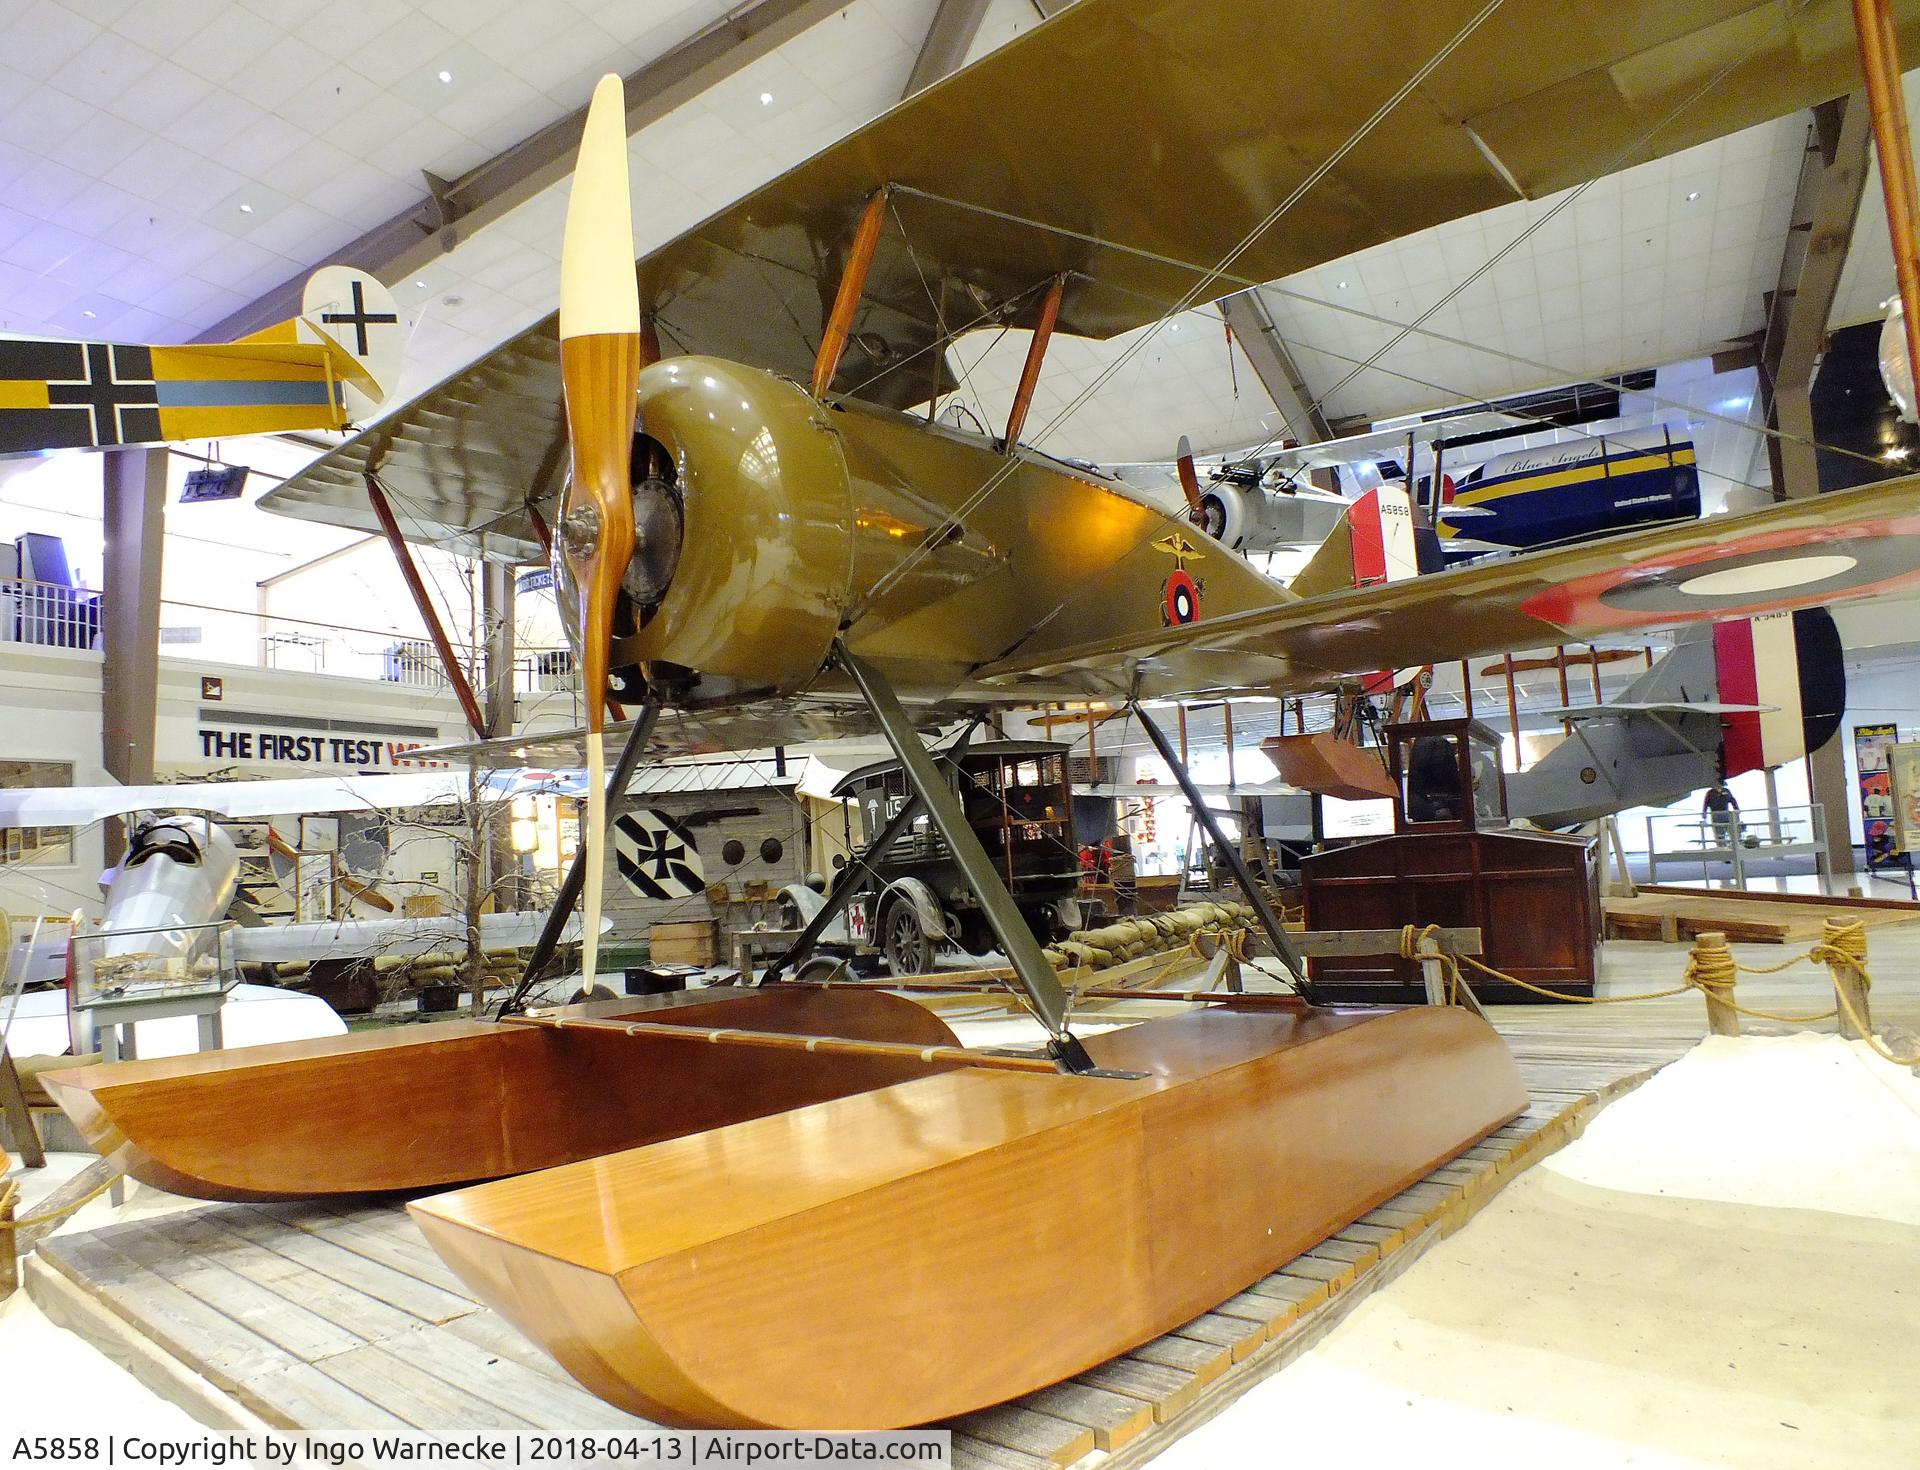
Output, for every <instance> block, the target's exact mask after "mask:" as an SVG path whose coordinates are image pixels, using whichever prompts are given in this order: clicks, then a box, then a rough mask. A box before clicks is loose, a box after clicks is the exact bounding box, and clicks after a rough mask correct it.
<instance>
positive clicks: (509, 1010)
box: [500, 693, 660, 1018]
mask: <svg viewBox="0 0 1920 1470" xmlns="http://www.w3.org/2000/svg"><path fill="white" fill-rule="evenodd" d="M659 718H660V696H659V695H657V694H651V693H650V694H648V695H647V698H646V702H645V703H644V704H642V705H641V706H640V713H639V715H638V717H637V718H635V720H634V722H633V728H632V729H631V730H629V731H628V732H627V743H626V744H625V745H623V746H621V747H620V758H619V759H618V760H616V761H615V762H614V763H613V774H612V775H611V776H609V777H608V778H607V806H608V807H612V805H613V803H614V800H615V798H616V797H619V796H622V795H624V794H625V793H626V789H627V783H628V782H629V781H631V780H632V779H633V772H634V768H635V767H637V766H638V765H639V764H640V757H641V756H642V755H644V754H645V753H646V749H647V741H648V740H650V739H651V738H652V737H653V726H654V722H655V721H657V720H658V719H659ZM587 738H588V739H589V740H596V741H597V740H598V739H599V738H600V737H599V736H598V735H589V736H588V737H587ZM594 840H595V841H600V840H601V838H600V837H598V836H595V838H594ZM586 878H587V834H585V833H582V834H581V840H580V842H579V844H578V845H577V846H576V847H575V848H574V850H573V861H572V862H571V863H569V864H567V876H566V877H565V878H563V879H562V880H561V882H560V892H559V893H558V894H557V895H556V896H555V897H554V900H553V907H552V908H551V909H549V910H548V911H547V922H546V923H545V924H544V925H542V926H541V929H540V937H539V938H538V939H536V940H535V941H534V943H533V953H532V954H531V955H529V956H528V957H527V966H526V968H525V969H524V970H522V971H521V972H520V983H519V984H518V985H516V986H514V988H513V994H512V995H510V996H508V997H507V998H506V999H505V1000H503V1001H502V1002H501V1003H500V1015H501V1017H502V1018H504V1017H507V1016H511V1015H513V1014H515V1013H516V1012H518V1011H524V1010H525V1009H526V1008H527V992H528V991H529V990H531V989H533V987H534V985H535V983H536V982H538V980H539V979H540V973H541V971H543V970H545V969H546V967H547V966H548V965H549V964H550V963H552V961H553V952H554V951H555V950H556V949H558V948H559V947H560V936H561V935H562V934H563V933H565V932H566V927H567V919H568V917H569V916H570V915H571V914H572V913H573V906H574V905H575V904H576V903H578V902H579V901H580V890H581V889H582V888H583V887H584V886H585V884H586ZM584 937H585V936H584V935H583V936H582V938H584Z"/></svg>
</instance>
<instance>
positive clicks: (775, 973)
mask: <svg viewBox="0 0 1920 1470" xmlns="http://www.w3.org/2000/svg"><path fill="white" fill-rule="evenodd" d="M925 811H926V808H925V807H924V806H922V805H921V804H920V798H919V797H918V796H909V797H908V798H907V804H906V805H905V806H903V807H901V808H900V810H899V811H897V812H895V813H894V814H893V815H892V816H891V817H889V818H888V819H887V825H886V826H884V827H882V828H881V829H880V831H879V834H878V835H877V836H875V837H874V838H873V839H872V840H871V841H870V842H868V843H867V845H866V846H865V847H864V848H862V849H861V851H860V856H858V857H857V858H855V859H854V860H853V861H852V862H850V863H848V864H847V866H846V867H844V868H842V869H841V870H840V873H839V876H838V877H836V878H835V879H834V880H833V887H832V889H831V890H829V891H828V893H827V901H826V902H825V903H824V904H822V905H821V906H820V912H819V913H817V914H815V915H814V916H813V917H812V918H811V919H809V920H807V926H806V928H804V929H802V930H801V931H800V937H799V938H798V939H796V940H794V941H793V943H792V944H790V945H788V946H787V950H786V953H785V954H783V955H781V956H780V958H778V959H777V960H775V961H774V962H773V963H772V964H770V965H768V966H767V968H766V972H765V974H763V975H762V976H761V977H760V983H761V984H762V985H777V984H779V983H780V978H781V976H782V974H783V973H784V972H785V971H786V969H787V968H788V967H789V966H792V967H794V968H798V967H799V966H800V965H802V964H804V963H805V962H806V959H807V956H808V955H810V954H812V953H813V947H814V945H815V944H817V943H819V941H820V936H821V935H822V934H823V933H825V932H826V927H827V925H829V924H831V923H832V922H833V921H834V918H835V916H836V915H838V914H839V913H840V912H841V911H842V910H844V909H845V908H846V906H847V904H848V903H849V902H850V901H851V900H852V898H853V889H854V885H855V884H856V883H857V882H859V880H860V878H861V876H862V875H863V874H864V873H866V871H867V870H868V869H869V868H870V867H872V866H873V862H872V859H873V856H874V854H876V853H882V852H885V851H886V850H887V849H888V848H890V847H892V846H893V844H894V842H895V841H896V840H897V839H898V838H899V837H900V836H901V835H902V834H904V833H905V832H906V830H907V828H908V827H910V826H912V825H913V823H914V822H915V821H916V820H917V819H918V818H919V817H920V816H921V815H922V814H923V813H924V812H925ZM741 978H742V979H744V978H746V977H744V976H742V977H741Z"/></svg>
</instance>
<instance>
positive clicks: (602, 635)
mask: <svg viewBox="0 0 1920 1470" xmlns="http://www.w3.org/2000/svg"><path fill="white" fill-rule="evenodd" d="M626 112H627V106H626V89H625V87H624V85H623V84H622V82H621V80H620V78H619V77H617V76H605V77H602V78H601V79H600V82H599V85H598V86H596V87H595V88H594V89H593V102H592V104H591V105H590V106H589V107H588V109H587V122H586V127H585V128H584V129H583V130H582V132H581V136H580V154H579V158H578V160H577V161H576V163H575V164H574V170H573V193H572V196H571V198H569V200H568V201H567V228H566V237H565V240H564V243H563V244H562V246H561V251H560V377H561V383H562V386H563V389H564V392H565V396H566V413H567V437H568V439H569V441H570V443H571V446H572V451H573V474H572V477H571V479H570V480H569V481H568V483H567V489H566V494H565V495H564V497H563V498H562V500H561V503H560V524H559V527H558V538H557V539H558V549H559V551H560V553H561V555H562V556H564V557H565V558H566V562H567V566H568V569H569V570H570V571H571V572H572V573H573V583H574V586H575V587H576V588H578V593H579V612H580V622H579V626H580V653H581V664H582V687H581V691H580V692H581V697H582V698H583V699H584V701H585V702H586V713H587V730H588V739H587V770H588V796H587V823H586V827H585V829H584V830H583V831H582V832H581V834H580V840H581V841H582V842H583V843H585V844H587V846H586V875H585V876H586V883H585V902H586V915H585V918H586V923H585V925H584V926H583V930H582V939H581V969H582V978H581V985H582V988H583V989H585V990H586V991H588V992H589V993H591V991H592V989H593V982H594V975H595V972H596V971H597V969H598V967H599V950H600V893H601V884H602V881H603V880H604V877H605V874H606V827H607V796H606V785H607V778H606V754H605V752H604V750H603V749H602V748H601V740H600V736H601V733H602V732H603V731H604V730H605V729H606V720H607V673H608V667H607V666H608V660H609V654H610V645H611V644H612V641H613V612H614V605H615V603H616V602H617V601H618V599H619V596H620V583H621V579H622V578H623V577H624V576H625V575H626V570H627V564H628V562H629V561H631V560H632V558H633V553H634V540H635V536H634V523H633V481H632V470H631V461H632V453H633V433H634V419H635V399H634V395H635V393H636V391H637V390H638V387H639V377H640V342H641V327H640V290H639V285H638V282H637V279H636V277H635V274H634V264H633V262H634V250H633V216H632V212H631V209H632V206H631V203H630V201H629V196H628V185H627V127H626Z"/></svg>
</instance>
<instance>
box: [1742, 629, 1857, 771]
mask: <svg viewBox="0 0 1920 1470" xmlns="http://www.w3.org/2000/svg"><path fill="white" fill-rule="evenodd" d="M1844 653H1845V651H1844V650H1843V649H1842V647H1841V645H1840V632H1839V629H1837V628H1836V627H1835V626H1834V623H1833V615H1832V614H1831V613H1829V612H1828V611H1827V610H1826V609H1825V608H1823V607H1809V608H1802V609H1800V610H1799V611H1798V612H1775V613H1761V614H1759V615H1758V616H1756V617H1751V618H1735V619H1733V620H1732V621H1731V622H1725V623H1715V624H1714V625H1713V664H1714V673H1715V677H1716V682H1717V683H1718V685H1719V692H1720V699H1721V701H1722V702H1723V703H1727V704H1734V705H1743V706H1753V708H1750V709H1739V710H1736V711H1734V712H1731V713H1728V714H1725V715H1722V716H1721V718H1720V747H1721V749H1722V750H1723V751H1724V752H1725V754H1726V761H1727V774H1728V775H1729V776H1737V775H1739V774H1740V773H1741V772H1742V771H1759V770H1765V769H1766V768H1768V767H1770V766H1778V765H1782V764H1784V763H1785V762H1787V761H1791V760H1798V759H1799V758H1800V757H1801V756H1803V755H1809V754H1811V753H1812V752H1814V751H1816V750H1818V749H1820V747H1821V746H1823V745H1825V744H1826V743H1827V742H1828V741H1829V740H1831V739H1832V738H1833V736H1834V733H1835V732H1836V731H1838V730H1839V728H1840V719H1841V716H1842V715H1843V714H1844V713H1845V712H1846V706H1847V671H1846V660H1845V657H1844Z"/></svg>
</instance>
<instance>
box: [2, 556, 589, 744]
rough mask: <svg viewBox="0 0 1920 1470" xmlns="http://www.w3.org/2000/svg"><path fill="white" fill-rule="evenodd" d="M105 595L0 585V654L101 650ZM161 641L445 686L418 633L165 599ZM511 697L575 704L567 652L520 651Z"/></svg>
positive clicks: (185, 655) (233, 659)
mask: <svg viewBox="0 0 1920 1470" xmlns="http://www.w3.org/2000/svg"><path fill="white" fill-rule="evenodd" d="M107 595H108V594H106V593H103V592H97V591H94V590H92V589H90V588H84V587H62V586H57V585H55V584H53V583H48V582H32V581H27V580H24V579H21V578H6V579H3V580H0V644H8V643H15V644H27V645H31V646H34V647H39V648H68V649H93V648H98V647H99V646H100V621H101V614H102V610H103V608H104V605H105V599H106V597H107ZM159 637H160V656H161V657H162V658H181V659H190V660H192V661H194V662H195V663H213V664H230V665H236V666H238V667H241V668H256V669H280V670H285V671H287V672H291V673H302V674H331V675H335V676H338V677H344V678H349V679H367V680H371V681H375V682H378V683H382V684H397V685H399V686H401V687H402V688H406V689H418V690H421V691H424V692H429V693H434V692H438V691H440V690H442V689H444V688H445V687H446V683H447V680H446V675H445V673H444V672H443V671H442V670H441V667H440V659H439V656H438V655H437V654H436V653H435V651H434V647H433V644H432V643H431V642H430V641H428V640H427V639H426V638H424V637H422V636H421V633H420V630H418V629H412V630H409V629H401V628H359V627H349V626H343V625H340V624H337V623H321V622H317V621H315V620H313V619H310V618H293V617H284V616H280V615H278V614H273V613H261V612H245V611H243V610H241V609H239V608H223V607H212V606H208V605H205V604H202V603H194V602H180V601H176V600H173V599H163V600H162V602H161V604H160V630H159ZM513 688H514V693H515V695H516V696H518V697H520V698H521V699H522V701H523V702H526V701H541V702H544V701H548V700H552V701H557V702H561V703H565V702H570V701H572V700H573V698H574V695H575V692H576V690H577V688H578V680H577V677H576V675H575V672H574V665H573V654H572V652H571V651H570V650H568V649H566V648H538V647H534V648H529V647H522V648H519V649H517V650H516V653H515V658H514V665H513ZM522 713H523V714H524V713H525V711H524V710H523V712H522Z"/></svg>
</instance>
